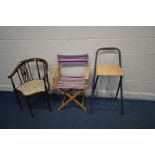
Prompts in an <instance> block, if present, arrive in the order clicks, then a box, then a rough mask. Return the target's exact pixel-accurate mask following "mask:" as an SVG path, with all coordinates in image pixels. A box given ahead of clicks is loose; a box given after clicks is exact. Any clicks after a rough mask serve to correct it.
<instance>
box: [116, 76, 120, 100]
mask: <svg viewBox="0 0 155 155" xmlns="http://www.w3.org/2000/svg"><path fill="white" fill-rule="evenodd" d="M120 85H121V77H120V80H119V84H118V88H117V92H116V97H115V98H116V99H117V97H118V92H119V88H120Z"/></svg>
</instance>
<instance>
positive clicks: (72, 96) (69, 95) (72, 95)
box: [52, 66, 90, 111]
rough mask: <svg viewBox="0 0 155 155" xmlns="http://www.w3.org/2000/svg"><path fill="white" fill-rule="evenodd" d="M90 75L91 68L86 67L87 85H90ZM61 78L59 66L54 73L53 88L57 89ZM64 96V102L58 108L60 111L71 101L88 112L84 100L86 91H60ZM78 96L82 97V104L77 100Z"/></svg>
mask: <svg viewBox="0 0 155 155" xmlns="http://www.w3.org/2000/svg"><path fill="white" fill-rule="evenodd" d="M89 74H90V71H89V67H88V66H86V69H85V79H86V83H87V85H88V79H89ZM59 77H60V66H58V67H57V68H56V69H55V70H54V72H53V73H52V80H53V81H52V83H53V88H54V89H56V85H57V82H58V81H59ZM59 90H60V91H61V92H62V93H63V95H64V98H63V101H62V103H61V105H60V106H59V107H58V110H61V109H63V108H64V107H65V106H67V105H68V104H69V103H70V102H71V101H73V102H74V103H75V104H76V105H77V106H79V107H80V108H81V109H83V110H85V111H86V110H87V108H86V107H85V106H84V99H85V97H86V95H85V91H86V89H84V90H79V89H72V90H71V89H69V90H67V89H59ZM78 96H82V102H80V101H79V100H77V97H78Z"/></svg>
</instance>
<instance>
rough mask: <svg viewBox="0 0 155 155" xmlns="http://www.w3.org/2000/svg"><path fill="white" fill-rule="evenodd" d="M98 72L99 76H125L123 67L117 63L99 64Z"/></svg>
mask: <svg viewBox="0 0 155 155" xmlns="http://www.w3.org/2000/svg"><path fill="white" fill-rule="evenodd" d="M96 73H97V75H99V76H123V74H124V72H123V69H122V68H121V67H120V66H119V65H117V64H114V65H113V64H112V65H104V64H102V65H97V69H96Z"/></svg>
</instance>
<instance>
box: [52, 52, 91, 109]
mask: <svg viewBox="0 0 155 155" xmlns="http://www.w3.org/2000/svg"><path fill="white" fill-rule="evenodd" d="M58 64H59V65H58V67H57V68H56V69H55V70H54V72H53V73H52V77H53V78H52V79H53V88H54V89H57V90H59V91H61V92H62V93H63V96H64V98H63V100H62V103H61V105H60V106H59V108H58V110H60V109H63V108H64V107H66V106H67V105H68V104H69V103H70V102H71V101H74V103H75V104H76V105H77V106H79V107H80V108H81V109H83V110H85V111H86V110H87V108H86V107H85V106H84V99H85V97H86V93H85V92H86V90H87V88H88V79H89V67H88V54H85V55H58ZM77 66H80V67H81V66H82V67H84V70H85V71H84V75H80V76H75V72H76V71H74V72H72V76H64V75H63V74H62V68H63V67H71V68H74V67H77ZM72 71H73V70H72ZM78 96H82V102H80V101H79V100H78V99H77V97H78Z"/></svg>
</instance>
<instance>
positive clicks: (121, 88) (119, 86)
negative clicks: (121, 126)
mask: <svg viewBox="0 0 155 155" xmlns="http://www.w3.org/2000/svg"><path fill="white" fill-rule="evenodd" d="M105 51H109V52H116V53H117V54H118V59H119V65H120V67H122V62H121V51H120V50H119V49H118V48H115V47H105V48H99V49H98V50H97V51H96V56H95V65H94V76H93V86H92V98H93V100H94V94H95V89H96V86H97V82H98V79H99V77H100V76H99V75H98V76H96V66H97V59H98V55H99V53H100V52H105ZM122 78H123V76H120V80H119V84H118V88H117V92H116V99H117V97H118V93H119V90H120V97H121V114H122V115H123V113H124V108H123V82H122ZM92 109H93V104H92V105H91V111H92Z"/></svg>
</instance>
